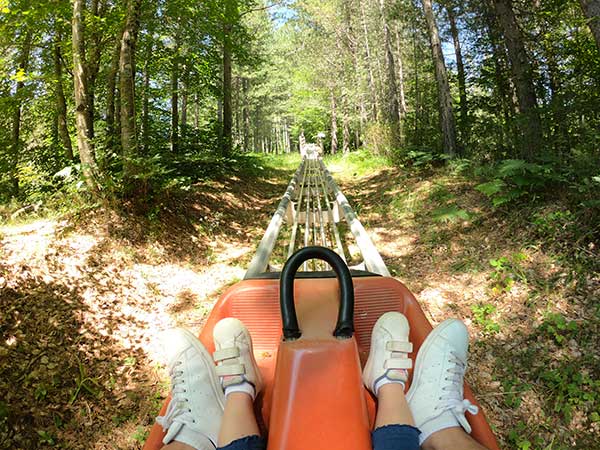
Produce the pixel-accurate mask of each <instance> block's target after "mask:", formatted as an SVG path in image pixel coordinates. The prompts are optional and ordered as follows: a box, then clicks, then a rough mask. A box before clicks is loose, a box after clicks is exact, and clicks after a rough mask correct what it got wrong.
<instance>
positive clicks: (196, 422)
mask: <svg viewBox="0 0 600 450" xmlns="http://www.w3.org/2000/svg"><path fill="white" fill-rule="evenodd" d="M163 338H164V341H163V343H164V347H165V350H166V352H167V354H168V363H167V364H168V367H169V373H170V375H171V402H170V403H169V406H168V407H167V411H166V413H165V415H164V416H159V417H157V418H156V422H158V424H160V425H161V426H162V427H163V429H164V430H165V431H166V432H167V434H166V436H165V437H164V439H163V443H164V444H168V443H170V442H171V441H177V442H182V443H184V444H188V445H191V446H192V447H194V448H195V449H198V450H214V449H215V448H216V447H217V436H218V434H219V427H220V425H221V419H222V417H223V410H224V408H225V397H224V395H223V390H222V389H221V386H220V385H219V378H218V377H217V374H216V372H215V366H214V363H213V361H212V358H211V357H210V354H209V353H208V351H207V350H206V349H205V348H204V346H203V345H202V343H201V342H200V341H199V340H198V339H197V338H196V336H194V335H193V334H192V333H190V332H189V331H187V330H184V329H181V328H176V329H173V330H169V331H167V332H165V333H164V335H163Z"/></svg>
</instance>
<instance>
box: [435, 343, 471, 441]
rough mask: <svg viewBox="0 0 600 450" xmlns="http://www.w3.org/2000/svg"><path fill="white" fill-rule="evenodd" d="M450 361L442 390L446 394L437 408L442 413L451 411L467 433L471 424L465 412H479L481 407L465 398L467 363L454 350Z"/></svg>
mask: <svg viewBox="0 0 600 450" xmlns="http://www.w3.org/2000/svg"><path fill="white" fill-rule="evenodd" d="M448 362H449V363H450V367H449V368H448V369H447V374H448V375H447V376H446V377H445V378H444V385H443V386H442V391H444V392H446V394H444V395H442V396H441V397H440V398H439V400H440V402H439V404H438V405H437V406H436V408H435V409H436V410H438V411H440V413H441V412H444V411H450V412H451V413H452V414H453V415H454V417H456V420H458V422H459V423H460V424H461V426H462V427H463V428H464V429H465V430H466V431H467V433H470V432H471V426H470V425H469V422H467V419H466V417H465V413H467V412H469V413H471V414H477V413H478V412H479V408H478V407H477V406H476V405H474V404H472V403H471V402H470V401H469V400H467V399H466V398H463V379H464V375H465V371H466V370H467V365H466V363H465V362H463V361H462V360H461V359H460V358H459V357H458V355H457V354H456V353H454V352H450V357H449V359H448Z"/></svg>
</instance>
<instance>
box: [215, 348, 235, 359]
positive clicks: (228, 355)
mask: <svg viewBox="0 0 600 450" xmlns="http://www.w3.org/2000/svg"><path fill="white" fill-rule="evenodd" d="M239 356H240V349H239V348H237V347H229V348H222V349H221V350H217V351H215V352H214V353H213V359H214V360H215V362H220V361H224V360H226V359H232V358H238V357H239Z"/></svg>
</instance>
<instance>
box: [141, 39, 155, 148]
mask: <svg viewBox="0 0 600 450" xmlns="http://www.w3.org/2000/svg"><path fill="white" fill-rule="evenodd" d="M152 50H153V45H152V43H149V44H148V49H147V53H146V58H145V59H146V60H145V61H144V92H143V97H142V148H143V153H145V154H147V153H148V148H149V147H150V67H149V66H150V60H151V59H152Z"/></svg>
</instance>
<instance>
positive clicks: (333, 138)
mask: <svg viewBox="0 0 600 450" xmlns="http://www.w3.org/2000/svg"><path fill="white" fill-rule="evenodd" d="M337 131H338V130H337V104H336V102H335V94H334V93H333V91H331V154H332V155H335V154H336V153H337V148H338V138H337Z"/></svg>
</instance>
